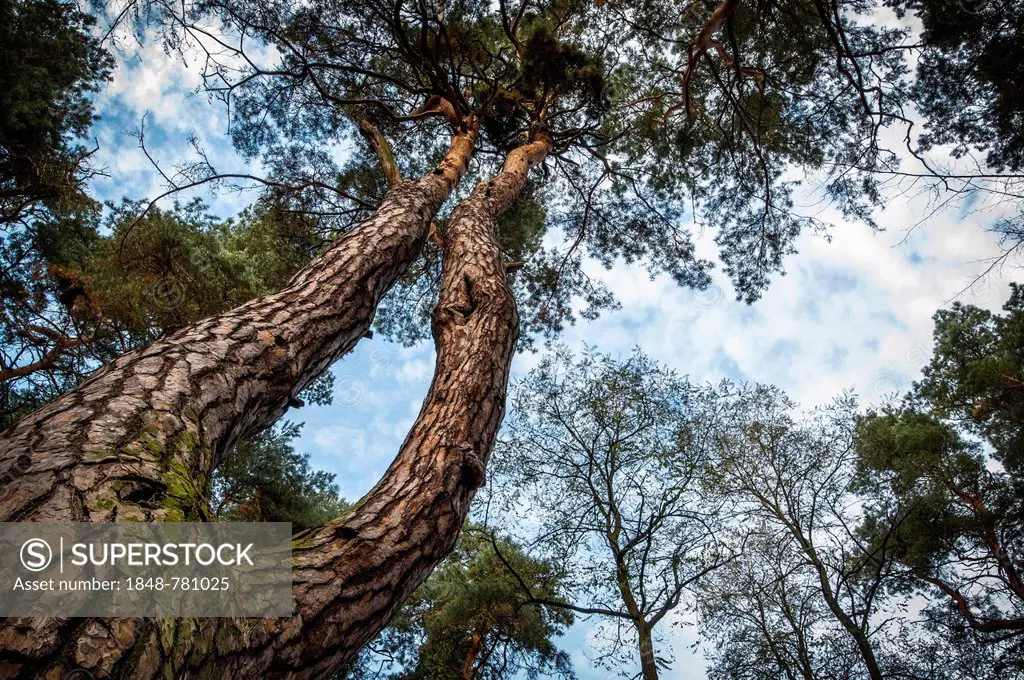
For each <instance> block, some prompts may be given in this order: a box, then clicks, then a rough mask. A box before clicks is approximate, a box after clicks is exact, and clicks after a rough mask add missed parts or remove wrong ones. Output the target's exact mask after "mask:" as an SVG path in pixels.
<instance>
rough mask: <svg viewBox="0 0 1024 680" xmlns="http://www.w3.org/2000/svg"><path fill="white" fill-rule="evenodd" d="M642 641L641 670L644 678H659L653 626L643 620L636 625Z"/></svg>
mask: <svg viewBox="0 0 1024 680" xmlns="http://www.w3.org/2000/svg"><path fill="white" fill-rule="evenodd" d="M636 632H637V636H638V637H639V643H640V672H641V675H642V677H643V679H644V680H658V665H657V664H656V663H655V662H654V640H653V639H652V637H651V628H650V626H647V625H646V624H644V623H643V622H642V621H641V622H638V623H637V625H636Z"/></svg>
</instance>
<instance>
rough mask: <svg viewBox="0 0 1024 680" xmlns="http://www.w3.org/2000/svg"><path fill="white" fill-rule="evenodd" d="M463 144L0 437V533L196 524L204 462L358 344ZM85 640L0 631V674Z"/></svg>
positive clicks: (41, 662)
mask: <svg viewBox="0 0 1024 680" xmlns="http://www.w3.org/2000/svg"><path fill="white" fill-rule="evenodd" d="M475 134H476V132H475V129H472V130H469V131H464V132H459V133H457V134H456V135H454V136H453V138H452V143H451V148H450V150H449V152H448V154H447V155H446V156H445V158H444V159H443V160H442V162H441V164H440V165H439V166H438V167H437V169H435V170H434V171H433V172H431V173H430V174H428V175H425V176H424V177H422V178H420V179H419V180H417V181H410V182H402V183H399V184H398V185H396V186H393V187H392V188H391V189H390V190H389V191H388V193H387V195H386V196H385V198H384V200H383V202H382V203H381V205H380V207H379V208H378V209H377V211H376V212H375V213H374V214H373V216H371V217H370V218H369V219H368V220H367V221H365V222H363V223H362V224H361V225H359V226H358V227H357V228H355V229H354V230H352V231H351V232H349V233H348V234H346V235H344V236H343V237H341V238H340V239H338V241H336V242H335V243H334V244H332V245H331V246H330V247H329V248H328V250H327V251H326V252H325V253H324V254H323V255H322V256H320V257H319V258H317V259H316V260H314V261H313V262H311V263H310V264H309V265H307V266H306V267H305V268H303V269H302V270H301V271H299V272H297V273H296V274H295V276H294V277H292V279H291V280H290V281H289V283H288V284H287V285H286V286H285V287H284V288H283V289H282V290H281V291H279V292H277V293H275V294H273V295H268V296H265V297H262V298H258V299H256V300H252V301H250V302H248V303H246V304H244V305H242V306H240V307H238V308H236V309H234V310H231V311H229V312H226V313H224V314H220V315H218V316H214V317H211V318H209V319H206V320H204V321H202V322H199V323H197V324H195V325H193V326H191V327H188V328H184V329H182V330H180V331H178V332H177V333H175V334H173V335H171V336H170V337H168V338H166V339H163V340H159V341H157V342H155V343H153V344H152V345H150V346H148V347H146V348H143V349H141V350H138V351H136V352H132V353H130V354H127V355H125V356H123V357H120V358H118V359H117V360H115V361H113V362H111V363H110V364H108V365H107V366H105V367H103V368H102V369H100V370H99V371H97V372H96V373H95V374H94V375H93V376H92V377H91V378H90V379H89V380H87V381H86V382H85V383H83V384H82V385H80V386H79V387H78V388H77V389H75V390H73V391H71V392H69V393H67V394H65V395H63V396H61V397H60V398H58V399H56V400H54V401H53V402H51V403H50V404H48V405H46V406H44V407H43V408H42V409H40V410H38V411H36V412H35V413H33V414H31V415H29V416H27V417H26V418H24V419H22V420H21V421H20V422H19V423H17V424H16V425H15V426H14V427H12V428H11V429H10V430H8V431H7V432H5V433H4V434H3V439H2V440H0V521H4V522H14V521H50V522H54V521H125V520H136V521H140V520H144V521H165V520H181V519H207V517H208V507H207V501H208V499H206V498H205V497H204V494H205V492H206V489H207V488H208V480H209V477H210V474H211V469H212V468H213V467H214V465H215V463H216V462H217V461H218V459H219V458H220V457H221V456H223V455H224V454H225V452H227V451H230V450H231V448H232V447H233V446H234V444H235V443H236V442H237V441H238V439H239V438H241V437H245V436H249V435H252V434H254V433H256V432H258V431H260V430H261V429H263V428H265V427H267V426H269V425H271V424H272V423H274V422H275V421H276V420H277V419H278V418H280V417H281V415H282V414H283V413H284V412H285V410H286V409H287V408H288V406H289V405H290V404H291V403H293V401H292V400H293V399H294V398H295V397H296V395H297V394H298V393H299V392H300V391H301V390H302V389H303V388H305V387H306V386H307V385H308V384H309V383H310V382H312V381H313V380H314V379H315V378H316V377H317V376H318V375H320V374H321V373H322V372H323V371H324V370H325V369H326V368H327V367H328V366H330V364H331V363H333V362H334V361H335V360H336V359H338V358H339V357H340V356H342V355H344V354H345V353H347V352H348V351H350V350H351V349H352V348H353V347H354V346H355V344H356V343H357V342H358V341H359V339H360V338H362V337H363V336H364V335H365V333H366V331H367V330H368V329H369V327H370V324H371V322H372V320H373V315H374V312H375V311H376V306H377V303H378V302H379V301H380V299H381V297H383V295H384V294H385V293H386V292H387V291H388V290H389V289H390V287H391V286H392V285H393V284H394V282H395V281H396V280H397V278H398V277H399V276H401V275H402V274H403V273H404V272H405V271H406V270H407V269H408V267H409V265H410V264H411V263H412V262H413V261H414V260H415V258H416V257H417V256H418V254H419V252H420V249H421V247H422V245H423V242H424V240H425V238H426V234H427V229H428V225H429V224H430V223H431V220H432V219H433V217H434V215H435V213H436V212H437V209H438V208H439V207H440V205H441V204H442V203H443V202H444V201H445V200H446V199H447V197H448V196H449V194H450V193H451V191H452V189H453V188H454V187H455V185H456V184H457V183H458V181H459V179H460V178H461V177H462V175H463V174H464V173H465V171H466V168H467V166H468V163H469V160H470V156H471V153H472V145H473V140H474V137H475ZM89 627H90V626H89V625H87V624H83V623H81V622H80V621H79V622H78V623H70V622H67V621H20V622H18V621H10V620H7V621H4V622H3V623H0V669H4V670H10V669H12V668H14V669H18V668H21V669H22V672H23V674H25V675H34V674H35V670H32V669H38V668H41V667H46V665H48V664H50V663H51V662H53V663H61V664H64V663H66V662H67V660H68V659H70V658H71V657H68V658H67V659H64V660H62V661H60V662H57V661H55V657H56V656H59V655H61V654H63V652H62V651H61V648H62V647H65V646H66V645H71V643H72V642H73V640H74V637H75V635H77V634H73V633H70V632H69V631H70V630H72V629H74V630H77V631H79V633H83V632H84V629H85V628H89ZM58 632H60V634H58ZM96 632H97V631H96V630H93V633H96ZM68 635H71V636H72V637H70V638H68V637H67V636H68ZM69 648H73V646H72V647H69ZM92 651H93V652H96V653H99V651H101V650H100V649H95V650H92ZM5 660H6V661H7V662H10V663H13V664H14V665H13V666H7V667H5V666H4V663H5ZM82 661H83V662H84V661H86V660H85V659H83V660H82ZM89 661H94V659H90V660H89ZM0 675H4V673H2V672H0Z"/></svg>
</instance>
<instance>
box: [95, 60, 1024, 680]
mask: <svg viewBox="0 0 1024 680" xmlns="http://www.w3.org/2000/svg"><path fill="white" fill-rule="evenodd" d="M122 56H123V59H122V60H121V64H120V65H119V66H118V69H117V71H116V73H115V76H114V80H113V82H112V83H111V84H110V87H109V88H108V89H107V90H106V91H105V92H103V93H102V94H101V95H100V96H99V97H98V98H97V105H98V112H99V114H100V115H101V120H100V122H99V123H98V124H97V126H96V127H95V129H94V134H95V136H96V138H97V141H98V142H99V147H100V150H99V153H98V154H97V157H98V160H99V162H100V163H101V164H102V165H105V166H106V169H107V172H108V173H109V177H107V178H101V179H100V180H98V181H97V182H96V183H95V184H94V190H95V191H96V192H97V194H98V195H99V196H100V197H101V198H105V199H118V198H120V197H121V196H122V195H130V196H131V197H133V198H144V197H147V196H155V195H156V194H158V193H160V192H161V191H162V188H161V186H162V185H161V180H160V178H159V177H158V175H157V174H156V172H155V171H154V170H153V168H152V167H151V166H150V165H149V162H148V161H147V160H146V159H145V157H144V156H143V154H142V152H141V151H140V150H139V149H138V148H137V141H136V139H134V138H133V137H131V136H128V135H127V134H125V133H126V131H128V130H131V129H133V128H137V127H138V126H139V124H140V121H141V120H142V117H143V115H146V114H148V115H147V120H146V130H147V147H148V148H149V149H150V151H151V153H152V154H153V155H154V156H155V157H156V158H157V159H158V160H159V161H160V163H161V165H162V166H163V167H165V170H166V169H169V168H172V167H173V165H174V164H175V163H180V162H183V161H186V160H187V159H188V158H189V149H188V146H187V139H188V137H189V136H190V135H195V136H196V137H198V138H199V140H200V141H201V143H202V144H203V146H204V147H205V149H206V150H207V152H208V154H209V156H210V157H211V158H213V159H216V162H217V164H218V169H219V170H221V171H224V172H228V171H239V170H241V169H243V168H245V167H246V164H245V163H244V161H243V160H242V159H241V158H239V157H238V156H237V154H235V153H234V151H233V150H232V149H231V146H230V141H229V140H228V139H227V137H226V129H227V117H226V113H225V110H224V109H223V107H222V106H220V105H218V104H211V103H209V102H208V101H207V98H206V96H205V95H203V94H201V93H200V94H190V93H194V92H195V90H196V88H197V86H198V85H199V84H200V83H199V77H198V68H197V66H196V65H195V64H191V65H187V66H186V65H183V64H182V63H181V62H180V61H176V60H174V59H172V58H169V57H167V56H165V55H164V53H163V51H162V50H161V49H160V47H159V45H157V44H149V45H146V46H144V47H143V48H142V49H140V50H139V51H138V52H137V53H131V54H124V55H122ZM251 167H252V166H250V168H251ZM254 170H255V171H257V172H258V168H254ZM903 189H905V191H901V192H894V195H893V196H892V198H891V200H890V201H889V202H888V203H887V204H886V207H885V210H884V211H882V212H881V213H880V214H879V215H878V219H879V223H880V224H881V225H882V226H883V227H884V229H885V230H884V231H883V232H881V233H875V232H872V231H871V230H869V229H868V228H867V227H865V226H863V225H859V224H851V223H847V222H844V221H843V220H842V219H841V218H840V217H839V216H838V215H837V214H835V213H834V212H833V211H831V210H829V209H823V208H822V207H821V202H820V201H818V198H819V197H818V196H816V195H814V194H813V193H810V194H808V195H807V196H805V199H806V202H807V205H808V206H812V205H813V206H814V207H813V208H809V209H812V210H813V211H814V212H815V213H816V214H818V216H819V217H821V218H822V219H826V220H828V221H831V222H832V223H833V224H834V225H835V226H834V228H833V229H832V231H831V235H832V239H831V242H828V241H826V240H825V239H824V238H822V237H820V236H816V235H812V234H807V235H804V236H802V237H801V238H800V240H799V242H798V248H799V251H800V253H799V255H797V256H794V257H790V258H789V260H788V261H787V270H788V272H787V274H786V276H784V277H779V278H777V280H776V281H775V282H774V283H773V285H772V287H771V288H770V290H768V292H767V293H766V294H765V296H764V298H763V299H762V300H760V301H759V302H757V303H756V304H754V305H753V306H748V305H745V304H742V303H738V302H735V301H734V299H733V297H734V296H733V294H732V291H731V289H730V287H729V285H728V283H727V281H725V280H724V279H722V278H718V279H716V282H715V284H714V286H712V288H711V289H709V290H708V291H704V292H692V291H688V290H684V289H680V288H678V287H677V286H676V285H675V284H674V283H673V282H672V281H671V280H669V279H667V278H665V277H660V278H656V279H653V280H652V279H651V278H650V277H649V276H648V275H647V274H646V273H645V272H644V271H643V270H642V269H639V268H637V267H630V266H626V265H619V266H616V267H614V268H613V269H612V270H610V271H605V270H604V269H602V268H601V267H600V266H598V265H596V264H594V263H590V264H589V265H588V268H589V272H588V273H590V274H592V275H593V276H596V277H599V278H600V279H602V280H603V281H605V283H606V284H607V285H608V286H609V288H610V289H611V290H612V291H613V292H614V293H615V295H616V296H617V298H618V300H619V301H620V302H621V303H622V308H621V309H620V310H618V311H616V312H613V313H609V314H606V315H605V316H603V317H601V318H600V319H598V320H596V321H593V322H585V323H581V324H580V325H578V326H575V327H572V328H570V329H568V330H567V331H566V332H565V333H564V334H563V335H562V337H561V341H562V342H564V343H565V344H566V345H568V346H569V347H570V348H573V349H576V350H579V349H580V348H582V346H583V344H584V343H588V344H591V345H594V346H596V347H597V348H598V349H600V350H601V351H603V352H606V353H610V354H613V355H625V354H627V353H629V352H630V351H631V350H632V349H633V348H634V347H636V346H639V347H641V348H643V349H644V350H645V351H646V352H648V353H649V354H651V355H652V356H654V357H655V358H657V359H658V360H660V361H662V362H664V363H666V364H668V365H670V366H671V367H673V368H675V369H676V370H677V371H679V372H680V373H684V374H688V375H689V376H690V377H691V379H693V380H694V381H697V382H703V381H710V382H716V381H718V380H720V379H722V378H731V379H734V380H745V381H758V382H765V383H774V384H776V385H778V386H780V387H782V388H784V389H785V390H787V391H788V392H789V393H790V395H791V396H793V397H794V398H795V399H797V400H798V401H799V402H800V403H801V404H802V405H803V406H806V407H811V406H814V405H816V404H820V403H823V402H826V401H829V400H830V399H831V398H832V397H834V396H835V395H836V394H838V393H839V392H841V391H842V390H847V389H848V390H853V391H854V392H856V393H857V394H858V395H859V396H860V398H861V400H862V403H865V404H871V403H878V402H880V401H881V400H883V399H885V398H886V397H887V396H890V395H892V394H893V393H897V392H900V391H903V390H905V389H907V388H908V387H909V386H910V383H911V381H912V380H914V379H915V378H916V377H918V376H919V374H920V370H921V368H922V367H923V366H924V364H925V363H926V362H927V357H928V355H929V352H930V347H931V316H932V314H933V313H934V311H935V310H936V308H938V307H941V306H944V305H948V304H949V303H951V302H952V301H953V300H954V299H959V300H961V301H964V302H971V303H974V304H978V305H981V306H984V307H989V308H993V309H997V308H998V307H1000V306H1001V304H1002V302H1003V301H1004V300H1005V298H1006V297H1007V295H1008V287H1007V283H1008V282H1009V281H1011V280H1015V278H1016V280H1020V279H1021V278H1024V276H1022V273H1021V270H1022V268H1024V257H1021V256H1018V259H1016V260H1012V261H1010V262H1008V263H1006V264H1005V265H1004V266H1003V267H1001V268H1000V269H998V270H996V271H994V272H993V273H992V274H991V275H989V276H988V277H986V278H984V279H983V280H981V281H979V282H977V283H975V284H974V285H973V286H970V284H971V283H972V281H973V279H974V278H975V276H976V275H977V274H979V273H981V272H982V271H984V269H985V268H986V266H987V262H988V261H989V260H990V259H991V258H993V257H995V256H996V255H997V254H998V252H999V251H998V248H997V246H996V244H995V242H994V239H993V237H992V236H991V235H990V234H988V233H986V231H985V227H986V226H987V225H990V224H991V223H992V221H993V220H994V219H995V218H996V217H997V216H998V213H997V212H996V211H995V210H994V209H988V208H986V206H985V205H983V204H972V205H968V206H955V205H954V206H950V207H949V208H947V209H946V210H944V211H941V212H938V213H937V214H936V215H934V216H933V217H932V218H930V219H929V220H928V222H927V223H926V224H924V225H921V226H915V225H917V224H918V222H919V221H920V220H921V219H922V217H924V216H925V215H926V214H927V213H928V208H929V204H928V196H927V195H924V194H922V193H920V192H918V191H917V190H916V189H915V188H913V187H903ZM250 198H251V197H249V196H246V195H235V194H228V195H221V196H207V200H208V201H209V202H210V205H211V208H212V211H213V212H214V213H216V214H219V215H222V216H225V217H226V216H229V215H232V214H234V213H236V212H238V211H239V210H240V209H241V208H243V207H244V206H245V205H246V203H247V202H248V201H249V200H250ZM698 245H699V250H700V252H699V253H698V254H699V255H701V256H703V257H709V258H712V259H714V247H713V243H712V242H711V240H710V235H705V236H702V237H701V239H700V240H699V242H698ZM968 286H970V287H969V288H967V290H966V291H965V290H964V289H965V288H966V287H968ZM540 356H541V355H540V354H523V355H519V356H517V357H516V358H515V361H514V368H513V370H514V376H521V375H523V374H524V373H525V372H526V371H528V370H529V369H530V368H531V367H533V366H535V365H536V364H537V362H538V361H539V358H540ZM432 369H433V348H432V346H430V345H429V344H421V345H419V346H416V347H413V348H403V347H400V346H397V345H393V344H389V343H387V342H384V341H383V340H381V339H373V340H365V341H363V342H362V343H361V344H360V345H359V346H358V347H357V349H356V350H355V351H354V352H353V353H352V354H350V355H349V356H347V357H346V358H345V359H344V360H342V361H341V362H339V363H338V364H337V365H336V366H335V367H334V368H333V369H332V370H333V372H334V374H335V399H334V404H333V405H332V406H329V407H315V406H308V407H305V408H303V409H300V410H298V411H293V412H290V414H289V417H290V418H293V419H295V420H302V421H305V423H306V424H305V427H304V429H303V432H302V436H301V439H300V440H299V441H298V444H297V448H298V449H300V450H301V451H304V452H307V453H309V454H310V455H311V458H312V463H313V465H314V466H316V467H318V468H321V469H324V470H329V471H331V472H333V473H335V474H336V475H337V481H338V483H339V485H340V487H341V490H342V492H343V494H344V495H345V496H346V497H347V498H350V499H355V498H358V497H359V496H360V495H361V494H362V493H364V492H365V491H367V490H369V488H370V487H371V486H372V485H373V483H374V482H375V481H376V480H377V479H378V478H379V476H380V474H381V473H382V472H383V471H384V469H385V468H386V467H387V466H388V464H389V463H390V462H391V459H392V457H393V456H394V454H395V452H397V450H398V447H399V446H400V444H401V442H402V439H403V438H404V436H405V432H406V431H407V429H408V427H409V425H410V424H411V423H412V421H413V418H414V417H415V415H416V413H417V411H418V410H419V406H420V401H421V399H422V398H423V396H424V395H425V394H426V391H427V387H428V385H429V382H430V377H431V372H432ZM592 632H593V626H592V624H591V623H587V622H584V623H581V624H579V625H577V626H576V627H575V628H574V629H573V630H572V631H571V632H570V634H569V635H567V636H566V637H565V638H564V639H563V640H562V646H563V648H565V649H567V650H568V651H570V653H571V654H572V655H573V659H574V661H575V663H576V667H577V671H578V673H579V676H580V677H581V678H582V679H583V680H604V679H605V678H609V679H610V678H611V677H614V676H611V675H607V674H606V673H604V672H602V671H600V670H593V669H591V668H590V662H589V658H590V657H591V656H593V653H594V652H593V650H592V649H591V647H590V646H589V638H590V636H591V635H592ZM666 636H667V638H668V640H669V643H668V644H669V646H670V647H671V651H672V652H673V654H674V656H675V659H676V662H675V664H674V666H673V669H672V670H671V671H670V672H667V673H665V675H664V677H666V678H669V679H675V680H681V679H683V678H686V679H691V678H703V677H704V673H703V668H702V662H701V659H700V652H699V650H698V651H697V652H696V653H694V652H693V651H691V650H690V649H689V646H690V645H691V644H692V643H693V642H694V640H695V636H694V629H693V627H692V626H681V627H673V628H671V629H669V631H668V632H667V634H666Z"/></svg>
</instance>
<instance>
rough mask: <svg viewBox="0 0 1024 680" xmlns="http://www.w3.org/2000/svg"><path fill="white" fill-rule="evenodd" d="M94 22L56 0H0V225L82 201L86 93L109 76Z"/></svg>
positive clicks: (63, 210) (89, 114) (88, 121)
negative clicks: (94, 29) (93, 33)
mask: <svg viewBox="0 0 1024 680" xmlns="http://www.w3.org/2000/svg"><path fill="white" fill-rule="evenodd" d="M94 25H95V20H94V19H93V18H92V17H90V16H89V15H88V14H86V13H84V12H82V11H81V10H80V9H79V8H78V6H77V5H75V4H74V3H71V2H60V1H59V0H3V1H2V2H0V227H7V226H8V225H10V224H13V223H22V224H25V223H27V222H28V221H31V220H32V219H35V218H36V217H38V216H40V215H42V214H44V213H45V212H46V211H55V212H56V213H58V214H62V215H66V214H69V213H72V212H74V211H75V210H76V209H81V208H82V207H87V205H88V203H89V200H88V199H87V198H86V197H85V195H84V194H83V192H82V187H81V185H82V183H83V182H84V180H85V178H86V176H87V174H88V168H87V166H86V160H87V158H88V156H89V154H90V152H89V151H87V150H86V149H85V148H83V147H81V146H79V145H78V144H76V140H77V139H78V138H80V137H82V136H84V135H85V134H86V133H87V132H88V131H89V128H90V126H91V125H92V121H93V108H92V101H91V99H90V96H91V94H92V93H93V92H95V91H97V89H98V88H99V86H100V84H101V83H103V82H104V81H106V80H107V78H108V77H109V74H110V69H111V65H112V60H111V58H110V55H109V54H107V52H106V50H105V49H104V48H103V46H102V45H101V44H100V41H99V40H98V39H97V38H96V37H94V36H93V35H92V33H91V31H92V29H93V27H94Z"/></svg>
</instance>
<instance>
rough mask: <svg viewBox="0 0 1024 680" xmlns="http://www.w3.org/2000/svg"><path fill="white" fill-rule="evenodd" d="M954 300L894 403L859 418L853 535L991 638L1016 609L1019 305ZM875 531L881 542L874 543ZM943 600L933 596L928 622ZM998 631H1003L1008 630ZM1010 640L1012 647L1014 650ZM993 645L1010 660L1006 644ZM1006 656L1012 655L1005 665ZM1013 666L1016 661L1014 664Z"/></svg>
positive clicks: (1023, 311) (1022, 332)
mask: <svg viewBox="0 0 1024 680" xmlns="http://www.w3.org/2000/svg"><path fill="white" fill-rule="evenodd" d="M1021 290H1022V289H1021V287H1020V286H1019V285H1013V287H1012V289H1011V295H1010V299H1009V301H1008V302H1007V303H1006V305H1005V306H1004V307H1003V309H1004V311H1005V314H1002V315H998V314H992V313H991V312H988V311H987V310H983V309H979V308H977V307H974V306H970V305H962V304H954V305H953V307H952V308H951V309H948V310H940V311H939V312H937V313H936V314H935V317H934V318H935V332H934V337H935V349H934V354H933V356H932V359H931V361H930V362H929V364H928V366H927V367H926V368H925V370H924V378H923V379H922V380H921V381H920V382H919V383H916V384H915V385H914V390H913V392H912V393H911V394H910V395H908V396H907V398H906V400H905V402H904V404H902V405H899V406H890V407H887V408H884V409H882V410H880V411H876V412H869V413H868V414H866V415H865V416H863V417H861V418H858V420H857V423H856V424H857V447H856V451H857V466H858V477H857V480H856V487H855V488H856V489H857V491H858V492H859V493H860V494H861V495H862V497H863V498H864V500H865V508H866V512H865V517H864V521H863V523H862V526H861V527H860V534H861V535H862V537H864V538H865V539H866V540H867V542H868V543H869V544H870V545H883V546H885V549H886V550H887V551H888V552H890V553H891V554H892V555H893V556H894V557H895V558H896V559H897V560H899V561H900V563H901V564H903V565H905V566H906V567H907V568H908V570H909V571H908V573H907V577H908V578H907V579H905V580H904V581H903V582H902V584H901V586H902V587H904V588H910V589H923V590H924V591H925V592H936V590H935V589H937V591H938V593H939V596H940V601H942V598H949V602H950V604H951V606H952V608H953V610H954V611H955V612H956V614H957V616H959V617H960V620H959V626H960V627H961V629H966V630H968V631H970V634H972V635H975V636H980V637H981V639H983V640H985V641H986V642H987V643H989V644H991V643H993V642H994V641H996V640H1009V641H1013V640H1015V639H1016V642H1015V643H1014V644H1016V645H1017V646H1018V647H1019V645H1020V644H1021V642H1020V640H1021V638H1020V632H1019V631H1020V630H1021V626H1020V624H1019V623H1016V624H1015V623H1013V622H1014V621H1017V622H1019V621H1020V620H1021V619H1022V617H1024V587H1022V585H1021V580H1020V573H1021V570H1022V568H1024V564H1022V563H1021V555H1022V554H1024V522H1022V517H1024V515H1022V512H1021V510H1022V508H1024V502H1022V501H1024V480H1022V473H1024V470H1022V465H1021V464H1022V449H1021V444H1022V442H1024V439H1022V437H1021V433H1022V431H1024V407H1022V404H1024V389H1022V386H1024V362H1022V356H1024V308H1022V305H1021ZM883 541H884V543H883ZM947 612H948V610H944V609H943V608H942V607H941V606H938V605H933V606H932V607H931V608H929V609H928V610H926V613H927V614H928V616H929V617H930V620H932V621H939V620H944V618H945V617H946V616H947ZM1005 631H1011V632H1009V633H1006V632H1005ZM1018 651H1019V649H1018ZM1002 653H1003V656H1004V658H1003V660H1002V661H1000V663H1010V660H1011V659H1013V658H1014V654H1015V652H1013V650H1012V645H1011V648H1008V649H1006V650H1005V651H1003V652H1002ZM1010 665H1011V666H1012V665H1013V663H1011V664H1010ZM1018 670H1020V669H1018Z"/></svg>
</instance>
